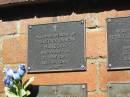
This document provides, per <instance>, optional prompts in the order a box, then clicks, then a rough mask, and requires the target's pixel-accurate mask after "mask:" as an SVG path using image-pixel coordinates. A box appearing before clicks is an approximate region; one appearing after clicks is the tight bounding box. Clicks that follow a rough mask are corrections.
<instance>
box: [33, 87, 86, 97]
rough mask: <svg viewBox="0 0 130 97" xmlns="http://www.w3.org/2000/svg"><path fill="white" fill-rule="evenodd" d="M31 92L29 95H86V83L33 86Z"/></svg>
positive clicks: (78, 96) (67, 96) (61, 96)
mask: <svg viewBox="0 0 130 97" xmlns="http://www.w3.org/2000/svg"><path fill="white" fill-rule="evenodd" d="M31 92H32V94H31V97H87V85H86V84H77V85H48V86H39V87H38V86H33V87H31Z"/></svg>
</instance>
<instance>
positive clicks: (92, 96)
mask: <svg viewBox="0 0 130 97" xmlns="http://www.w3.org/2000/svg"><path fill="white" fill-rule="evenodd" d="M88 97H107V95H106V93H93V92H89V93H88Z"/></svg>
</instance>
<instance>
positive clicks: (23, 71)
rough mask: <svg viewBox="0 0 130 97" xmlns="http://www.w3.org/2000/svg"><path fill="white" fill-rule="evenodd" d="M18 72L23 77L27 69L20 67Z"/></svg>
mask: <svg viewBox="0 0 130 97" xmlns="http://www.w3.org/2000/svg"><path fill="white" fill-rule="evenodd" d="M18 73H19V75H20V76H21V77H23V76H24V74H25V73H26V70H22V69H19V70H18Z"/></svg>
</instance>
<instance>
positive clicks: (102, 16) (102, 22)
mask: <svg viewBox="0 0 130 97" xmlns="http://www.w3.org/2000/svg"><path fill="white" fill-rule="evenodd" d="M117 16H118V14H117V11H116V10H110V11H103V12H100V13H98V26H99V27H106V19H107V18H112V17H117Z"/></svg>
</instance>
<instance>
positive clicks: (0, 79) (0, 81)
mask: <svg viewBox="0 0 130 97" xmlns="http://www.w3.org/2000/svg"><path fill="white" fill-rule="evenodd" d="M2 79H3V72H2V70H1V67H0V93H1V92H3V91H4V88H3V87H4V84H3V80H2Z"/></svg>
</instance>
